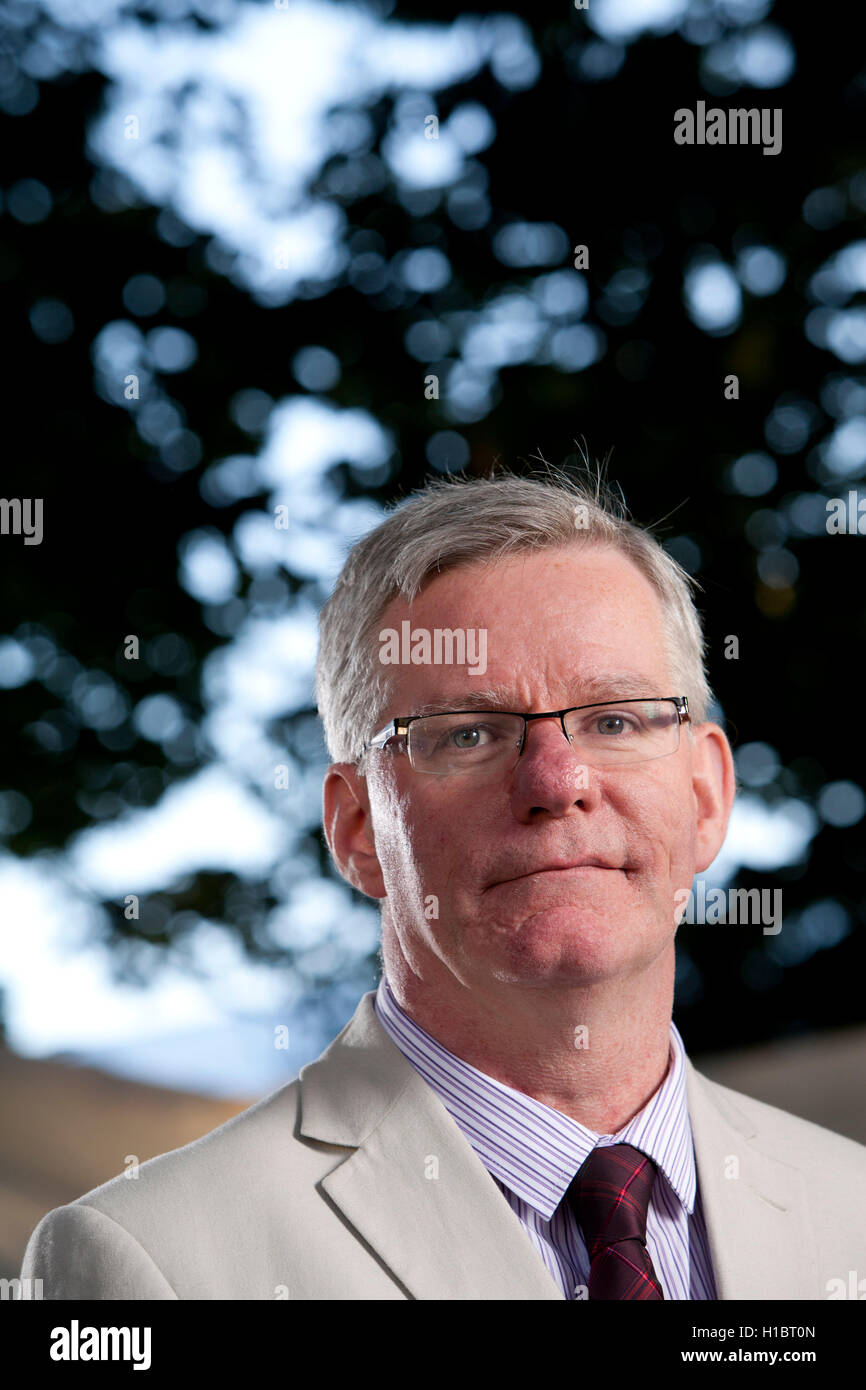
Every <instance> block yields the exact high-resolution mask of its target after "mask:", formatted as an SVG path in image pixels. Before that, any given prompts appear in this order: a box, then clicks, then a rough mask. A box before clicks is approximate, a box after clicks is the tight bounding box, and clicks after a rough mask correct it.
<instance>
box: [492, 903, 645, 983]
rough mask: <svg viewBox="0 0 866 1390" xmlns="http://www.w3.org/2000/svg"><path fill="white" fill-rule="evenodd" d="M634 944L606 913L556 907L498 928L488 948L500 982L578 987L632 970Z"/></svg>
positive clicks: (619, 925)
mask: <svg viewBox="0 0 866 1390" xmlns="http://www.w3.org/2000/svg"><path fill="white" fill-rule="evenodd" d="M637 946H638V943H637V942H636V941H635V939H634V937H633V936H631V937H630V936H628V935H627V934H626V933H624V932H623V931H622V929H621V924H618V923H617V921H616V920H615V919H613V920H612V918H611V915H610V913H605V912H598V911H591V910H589V909H587V908H580V909H578V908H575V907H573V906H568V907H566V906H559V907H548V908H544V909H542V910H541V911H539V912H535V913H533V914H532V915H531V916H529V917H525V918H523V919H522V920H521V921H520V922H518V923H515V924H514V925H513V926H511V927H510V928H508V929H506V930H505V931H500V932H497V934H496V936H495V939H494V941H493V942H490V943H489V946H488V949H489V956H490V964H491V966H492V967H493V973H494V974H495V975H496V976H497V977H498V978H499V979H501V980H503V981H505V980H512V981H514V982H515V983H516V982H517V981H523V982H524V983H527V984H529V983H533V982H536V983H539V984H544V983H549V984H553V983H555V982H559V983H561V984H568V983H571V984H573V985H575V986H579V985H581V984H584V985H585V984H589V983H591V982H592V981H593V980H598V979H602V978H605V977H610V976H611V975H615V974H617V973H620V972H622V971H624V970H628V969H629V968H633V967H634V965H635V964H636V960H635V955H636V948H637Z"/></svg>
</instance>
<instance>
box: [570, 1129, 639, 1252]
mask: <svg viewBox="0 0 866 1390" xmlns="http://www.w3.org/2000/svg"><path fill="white" fill-rule="evenodd" d="M655 1177H656V1166H655V1164H654V1163H653V1161H652V1159H651V1158H647V1156H646V1154H642V1153H641V1152H640V1150H639V1149H635V1148H632V1146H631V1144H612V1145H610V1146H609V1147H608V1148H602V1147H596V1148H594V1149H593V1151H592V1153H591V1154H590V1155H589V1158H588V1159H587V1160H586V1162H585V1163H584V1165H583V1167H582V1168H581V1169H580V1171H579V1172H578V1174H577V1176H576V1177H575V1178H574V1180H573V1182H572V1184H571V1189H570V1193H571V1197H572V1201H573V1203H574V1209H575V1213H576V1215H577V1219H578V1222H579V1224H580V1227H581V1230H582V1231H583V1238H584V1240H585V1241H586V1245H587V1250H588V1251H589V1256H590V1259H593V1258H594V1256H595V1255H596V1254H597V1252H598V1251H599V1250H601V1249H602V1248H603V1247H604V1246H609V1245H614V1244H616V1243H618V1242H619V1241H624V1240H639V1241H641V1242H643V1243H645V1242H646V1221H647V1211H648V1210H649V1201H650V1197H651V1195H652V1190H653V1183H654V1182H655Z"/></svg>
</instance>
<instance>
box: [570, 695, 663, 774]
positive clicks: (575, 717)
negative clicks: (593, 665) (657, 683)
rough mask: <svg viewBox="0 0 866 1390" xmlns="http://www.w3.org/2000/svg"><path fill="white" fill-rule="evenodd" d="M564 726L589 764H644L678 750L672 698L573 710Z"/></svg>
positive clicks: (575, 746)
mask: <svg viewBox="0 0 866 1390" xmlns="http://www.w3.org/2000/svg"><path fill="white" fill-rule="evenodd" d="M565 727H566V729H567V731H568V735H569V737H570V739H571V740H572V744H573V746H574V748H575V751H576V752H578V753H579V754H580V755H581V756H582V757H583V758H584V759H585V761H586V762H587V763H595V764H596V765H598V764H606V765H609V764H611V763H643V762H649V761H650V759H652V758H663V757H665V755H666V754H668V753H674V752H676V750H677V748H678V747H679V743H680V721H679V715H678V714H677V708H676V705H675V704H674V703H673V701H672V700H625V701H623V703H622V704H617V705H594V706H593V707H592V709H580V710H572V711H571V713H570V714H567V715H566V716H565Z"/></svg>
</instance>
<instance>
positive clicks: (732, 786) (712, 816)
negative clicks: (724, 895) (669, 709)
mask: <svg viewBox="0 0 866 1390" xmlns="http://www.w3.org/2000/svg"><path fill="white" fill-rule="evenodd" d="M692 735H693V745H692V789H693V792H694V797H695V806H696V809H697V825H696V830H695V871H696V872H697V873H702V872H703V871H704V869H707V868H709V866H710V864H712V862H713V860H714V859H715V857H716V855H717V854H718V852H719V850H720V849H721V848H722V845H723V844H724V842H725V836H726V834H727V833H728V821H729V820H730V818H731V808H732V807H733V804H734V797H735V796H736V792H737V778H736V773H735V771H734V755H733V753H732V752H731V745H730V744H729V743H728V740H727V737H726V735H725V731H724V729H721V728H720V727H719V725H718V724H713V723H711V722H707V723H706V724H697V725H695V726H694V727H693V729H692Z"/></svg>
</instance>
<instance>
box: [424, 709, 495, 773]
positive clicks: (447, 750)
mask: <svg viewBox="0 0 866 1390" xmlns="http://www.w3.org/2000/svg"><path fill="white" fill-rule="evenodd" d="M522 736H523V720H522V719H519V718H517V716H515V715H513V714H493V713H489V712H485V713H484V714H479V715H473V714H431V715H430V716H428V718H426V719H415V720H413V722H412V723H411V724H410V725H409V734H408V744H409V761H410V762H411V764H412V766H413V767H414V768H416V769H417V770H418V771H419V772H432V773H433V774H434V775H441V774H443V773H446V772H475V771H477V770H478V769H479V768H487V767H498V766H501V765H502V764H503V763H504V762H507V761H508V759H509V758H513V759H514V760H515V761H516V760H517V749H518V747H519V746H520V740H521V738H522Z"/></svg>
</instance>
